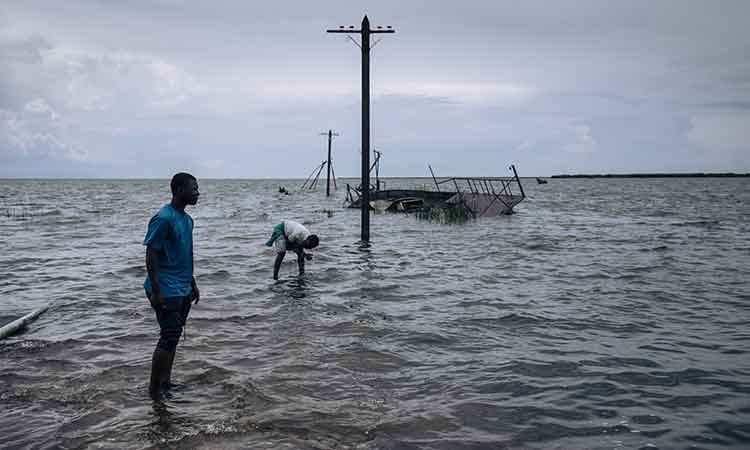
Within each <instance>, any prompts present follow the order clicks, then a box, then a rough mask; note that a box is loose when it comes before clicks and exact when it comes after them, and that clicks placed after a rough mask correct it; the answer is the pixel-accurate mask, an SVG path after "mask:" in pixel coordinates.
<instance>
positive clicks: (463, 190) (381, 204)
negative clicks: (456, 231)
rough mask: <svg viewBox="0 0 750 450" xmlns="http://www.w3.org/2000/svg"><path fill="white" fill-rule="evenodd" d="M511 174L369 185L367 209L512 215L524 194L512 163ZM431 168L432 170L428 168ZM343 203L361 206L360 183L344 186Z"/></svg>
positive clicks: (472, 215)
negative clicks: (428, 184) (424, 184)
mask: <svg viewBox="0 0 750 450" xmlns="http://www.w3.org/2000/svg"><path fill="white" fill-rule="evenodd" d="M509 169H510V170H512V171H513V176H512V177H449V178H443V179H441V180H440V181H438V179H437V178H435V176H434V174H433V180H434V182H435V190H434V191H433V190H426V189H423V190H419V189H380V186H381V184H382V183H381V182H380V181H379V180H378V182H377V183H376V185H374V186H370V192H369V194H370V209H373V210H380V211H391V212H418V213H419V212H431V211H435V210H443V211H444V212H447V213H449V214H450V213H451V212H459V213H462V214H464V215H467V216H469V217H471V218H479V217H493V216H499V215H504V214H512V213H513V212H514V211H513V208H514V207H515V206H516V205H517V204H519V203H521V201H523V199H524V198H526V195H525V194H524V192H523V186H522V185H521V180H520V179H519V178H518V173H517V172H516V168H515V166H513V165H511V166H510V168H509ZM430 171H432V169H430ZM346 189H347V193H346V199H347V200H346V206H347V207H349V208H361V207H362V195H361V186H358V187H357V188H352V187H351V186H349V185H348V184H347V186H346Z"/></svg>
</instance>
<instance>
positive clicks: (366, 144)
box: [361, 16, 370, 242]
mask: <svg viewBox="0 0 750 450" xmlns="http://www.w3.org/2000/svg"><path fill="white" fill-rule="evenodd" d="M369 169H370V20H369V19H368V18H367V16H365V17H364V18H363V19H362V230H361V231H362V240H363V241H364V242H369V241H370V170H369Z"/></svg>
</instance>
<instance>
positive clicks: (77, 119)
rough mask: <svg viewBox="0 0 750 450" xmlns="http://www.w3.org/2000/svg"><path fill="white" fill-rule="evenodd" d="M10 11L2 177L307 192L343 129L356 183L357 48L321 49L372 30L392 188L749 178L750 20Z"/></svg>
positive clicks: (0, 52) (570, 7)
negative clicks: (379, 37)
mask: <svg viewBox="0 0 750 450" xmlns="http://www.w3.org/2000/svg"><path fill="white" fill-rule="evenodd" d="M4 10H5V12H4V17H5V19H2V18H0V27H1V28H0V64H2V67H3V68H4V70H3V71H2V73H0V109H2V113H3V115H1V116H0V119H2V120H5V122H3V123H4V125H3V123H0V126H4V127H5V128H4V130H6V131H5V132H4V134H5V139H0V140H1V141H2V143H0V155H5V156H4V157H5V158H10V157H11V155H12V158H14V159H13V160H14V161H16V162H15V163H14V164H13V165H12V166H10V165H5V166H4V169H3V173H4V174H5V176H10V175H12V174H13V172H12V170H18V171H19V173H27V172H28V170H32V168H33V167H34V165H35V164H36V165H37V166H39V167H42V166H45V165H46V164H48V163H49V162H50V161H53V160H57V159H59V158H63V159H65V158H68V159H71V160H74V161H73V162H72V163H71V164H58V167H59V168H60V176H64V175H65V173H67V171H71V173H73V172H75V170H74V169H73V167H78V166H76V164H79V165H80V167H82V168H84V167H85V168H86V169H85V170H84V169H81V170H83V171H86V170H99V171H100V173H102V174H105V175H106V176H146V175H149V174H150V173H153V175H154V176H158V175H160V174H161V175H162V176H163V173H169V172H170V171H171V168H172V166H173V165H174V162H173V161H174V160H175V159H177V158H182V160H184V161H187V162H188V163H189V164H192V165H193V166H194V168H195V170H196V172H197V173H198V174H200V172H201V171H204V172H205V173H206V174H211V175H212V176H221V175H223V176H240V177H253V176H278V177H283V176H305V175H306V174H307V172H308V170H309V169H310V168H311V167H312V166H313V165H315V164H316V160H317V159H318V153H317V152H321V154H322V147H323V146H322V142H321V141H320V139H319V136H318V135H317V134H318V133H319V132H320V131H322V130H324V129H327V128H334V129H337V130H338V131H340V132H342V136H341V137H340V138H339V139H338V140H337V142H336V158H337V166H336V167H337V172H338V171H340V172H341V175H355V174H357V173H358V168H357V164H358V148H359V138H358V136H359V98H358V95H359V55H358V49H356V48H355V47H354V46H353V45H351V43H349V42H347V41H345V40H344V38H343V37H341V36H332V35H326V33H325V32H324V30H325V29H326V28H329V27H336V26H338V25H349V24H358V23H359V21H360V20H361V17H362V13H363V12H367V13H368V14H369V15H370V17H371V19H372V20H373V22H374V23H375V24H382V25H393V26H395V27H396V29H397V33H396V34H395V35H393V36H388V37H386V38H385V39H384V40H383V41H382V42H381V43H380V44H378V46H377V47H376V48H375V50H374V51H373V66H372V67H373V73H372V90H373V95H374V97H373V103H372V107H373V134H372V140H373V145H374V146H375V147H376V148H379V149H381V150H382V151H383V152H384V153H385V156H384V158H385V159H384V161H383V163H384V167H387V171H386V172H385V173H386V174H388V175H420V174H423V173H424V167H426V164H427V163H429V162H433V163H434V165H436V166H439V167H445V168H449V169H447V170H451V171H454V172H455V173H456V174H472V173H477V174H478V173H479V172H483V173H482V174H487V175H492V174H493V172H492V171H494V170H496V169H497V170H501V169H502V168H504V167H505V166H507V164H508V163H510V162H516V163H517V164H518V166H519V168H521V170H522V173H526V174H537V175H546V174H551V173H560V172H566V171H573V172H578V171H586V172H597V171H608V172H612V171H619V170H623V171H625V170H627V171H639V170H659V171H668V170H671V169H674V170H696V171H702V170H704V168H706V167H711V168H713V169H722V170H737V171H748V170H750V149H749V148H748V147H747V145H748V144H744V147H743V144H742V141H743V138H745V139H744V141H745V142H746V143H747V142H750V135H748V133H750V131H747V130H750V122H749V121H750V115H749V114H748V104H750V103H749V102H750V66H749V65H748V64H747V62H746V61H747V60H748V48H750V36H749V35H748V34H747V32H746V30H747V29H748V28H750V20H749V19H748V17H750V14H749V13H750V6H748V4H747V3H746V2H741V1H736V2H735V1H724V2H720V3H715V4H714V3H707V2H698V1H662V2H657V3H655V2H645V1H635V2H620V3H611V2H599V1H584V2H575V3H561V2H557V3H552V4H550V3H549V2H523V3H520V4H519V3H518V2H504V1H475V2H439V3H437V2H432V1H414V2H397V1H395V0H384V1H381V2H378V3H377V4H367V3H366V2H358V1H344V0H337V1H327V2H317V3H310V2H296V3H291V2H281V3H280V2H276V3H273V2H266V3H258V2H244V1H223V2H203V1H199V2H182V1H176V0H160V1H156V2H154V1H140V0H138V1H131V2H98V1H86V0H71V1H69V2H66V4H65V8H64V9H61V8H59V5H58V4H57V3H55V2H37V1H30V2H19V3H8V4H7V5H6V8H4ZM42 24H43V26H42ZM35 102H36V103H35ZM43 105H48V106H49V111H46V110H45V108H43V107H42V106H43ZM45 111H46V112H45ZM50 111H52V112H54V114H52V112H50ZM45 114H46V115H45ZM3 118H4V119H3ZM11 126H12V127H14V128H13V132H12V133H11V132H10V131H7V130H10V129H11ZM35 137H36V141H34V138H35ZM24 138H25V139H26V141H24ZM19 142H35V143H34V145H33V146H27V147H26V150H25V151H19V149H20V147H19V145H20V144H19ZM32 148H33V149H34V150H33V151H30V150H29V149H32ZM45 149H46V150H45ZM55 149H56V150H55ZM66 149H67V150H66ZM716 149H720V150H721V151H715V150H716ZM279 153H282V154H284V155H285V162H281V161H280V159H279V158H278V156H277V155H278V154H279ZM76 158H77V159H76ZM132 160H137V161H142V162H143V164H133V163H132V162H131V161H132ZM146 166H147V167H148V169H144V167H146ZM9 167H16V168H17V169H10V168H9ZM24 167H25V168H24ZM46 170H50V171H53V170H54V164H51V165H49V169H45V171H43V172H44V174H47V173H48V172H47V171H46ZM9 171H10V172H9ZM148 171H152V172H149V173H146V172H148ZM75 173H79V172H75ZM0 175H2V174H0ZM149 176H150V175H149Z"/></svg>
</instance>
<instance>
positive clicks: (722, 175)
mask: <svg viewBox="0 0 750 450" xmlns="http://www.w3.org/2000/svg"><path fill="white" fill-rule="evenodd" d="M749 177H750V173H733V172H724V173H702V172H698V173H622V174H619V173H607V174H574V175H552V176H551V177H550V178H749Z"/></svg>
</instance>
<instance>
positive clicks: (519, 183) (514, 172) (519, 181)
mask: <svg viewBox="0 0 750 450" xmlns="http://www.w3.org/2000/svg"><path fill="white" fill-rule="evenodd" d="M510 168H511V169H513V175H515V176H516V183H518V189H520V190H521V197H522V198H526V194H524V193H523V186H521V180H519V179H518V172H516V165H515V164H511V165H510Z"/></svg>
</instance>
